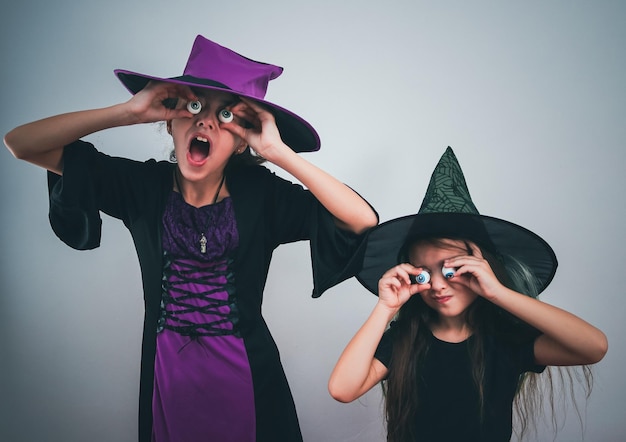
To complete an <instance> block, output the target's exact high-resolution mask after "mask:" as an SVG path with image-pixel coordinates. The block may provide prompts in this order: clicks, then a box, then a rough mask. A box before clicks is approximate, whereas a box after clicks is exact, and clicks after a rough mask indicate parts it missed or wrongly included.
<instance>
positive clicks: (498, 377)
mask: <svg viewBox="0 0 626 442" xmlns="http://www.w3.org/2000/svg"><path fill="white" fill-rule="evenodd" d="M393 333H394V327H393V324H392V327H391V328H390V330H388V331H387V332H386V333H385V335H384V336H383V339H382V340H381V342H380V344H379V346H378V349H377V350H376V354H375V357H376V359H378V360H379V361H381V362H382V363H383V364H384V365H385V366H389V362H390V359H391V353H392V350H393V348H392V347H393V344H392V335H393ZM429 339H430V340H431V342H430V348H429V350H428V354H427V356H426V360H425V361H424V366H423V369H422V371H421V374H420V375H419V379H418V391H419V395H420V398H419V410H418V412H417V413H416V414H417V416H415V428H416V434H417V439H416V440H418V441H420V442H425V441H426V442H431V441H433V442H434V441H436V442H446V441H454V442H463V441H468V442H470V441H471V442H475V441H481V442H482V441H489V442H491V441H494V442H495V441H498V442H501V441H508V440H510V439H511V431H512V403H513V399H514V397H515V392H516V390H517V384H518V380H519V377H520V375H521V374H522V373H524V372H527V371H533V372H536V373H541V372H542V371H543V369H544V368H545V367H544V366H538V365H536V364H535V363H534V353H533V345H534V340H529V341H527V342H525V343H523V344H511V343H506V342H503V341H502V340H501V339H498V338H497V337H495V336H489V337H487V339H486V342H485V362H486V365H485V396H484V397H485V399H484V400H485V407H484V412H485V415H484V421H483V424H482V425H481V423H480V408H479V399H478V390H477V388H476V384H475V382H474V380H473V376H472V372H471V364H470V356H469V351H468V344H469V343H471V342H472V339H474V338H473V337H470V338H469V339H468V340H466V341H463V342H460V343H450V342H444V341H441V340H439V339H437V338H435V337H434V336H432V334H431V335H429Z"/></svg>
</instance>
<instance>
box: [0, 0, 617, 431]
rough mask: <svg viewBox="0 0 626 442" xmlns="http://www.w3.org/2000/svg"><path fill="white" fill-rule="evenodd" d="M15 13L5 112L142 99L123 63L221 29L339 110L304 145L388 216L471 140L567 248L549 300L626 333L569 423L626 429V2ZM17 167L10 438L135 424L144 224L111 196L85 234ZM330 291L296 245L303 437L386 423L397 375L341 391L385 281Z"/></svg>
mask: <svg viewBox="0 0 626 442" xmlns="http://www.w3.org/2000/svg"><path fill="white" fill-rule="evenodd" d="M0 20H1V21H2V26H0V51H1V55H2V67H1V68H0V80H1V81H0V88H1V89H0V92H1V93H0V97H1V98H2V100H1V101H2V107H1V110H0V115H1V118H0V132H1V133H2V134H4V133H6V132H7V131H9V130H10V129H11V128H13V127H15V126H17V125H19V124H22V123H25V122H27V121H31V120H34V119H38V118H42V117H45V116H49V115H52V114H56V113H61V112H66V111H72V110H78V109H84V108H90V107H100V106H107V105H110V104H114V103H117V102H120V101H122V100H126V99H127V98H128V95H127V92H126V90H125V89H124V88H123V87H122V85H121V84H120V83H119V82H118V81H117V79H116V78H115V77H114V76H113V69H115V68H124V69H130V70H135V71H139V72H144V73H147V74H154V75H162V76H175V75H179V74H181V73H182V69H183V67H184V64H185V62H186V59H187V56H188V54H189V50H190V48H191V43H192V41H193V38H194V37H195V35H196V34H203V35H205V36H207V37H208V38H211V39H213V40H215V41H218V42H220V43H221V44H223V45H225V46H228V47H231V48H233V49H234V50H236V51H238V52H240V53H243V54H245V55H247V56H249V57H251V58H255V59H258V60H263V61H267V62H272V63H275V64H279V65H282V66H284V67H285V73H284V74H283V76H282V77H280V78H279V79H277V80H276V81H274V82H273V84H271V85H270V88H269V93H268V96H267V98H268V99H270V100H271V101H274V102H276V103H280V104H281V105H282V106H284V107H287V108H289V109H291V110H293V111H295V112H297V113H299V114H301V115H302V116H303V117H305V118H307V119H308V120H309V121H310V122H311V123H312V124H313V125H314V126H315V127H316V128H317V129H318V130H319V133H320V135H321V137H322V150H321V151H320V152H318V153H314V154H305V155H306V157H307V159H309V160H310V161H312V162H313V163H315V164H316V165H318V166H320V167H322V168H323V169H326V170H328V171H329V172H331V173H332V174H334V175H335V176H337V177H338V178H339V179H341V180H342V181H344V182H346V183H348V184H349V185H351V186H352V187H354V188H355V189H357V190H358V191H359V192H360V193H361V194H362V195H363V196H364V197H365V198H367V199H368V200H369V201H370V202H371V203H372V204H373V205H374V206H375V207H376V208H377V209H378V211H379V213H380V215H381V220H382V221H386V220H388V219H391V218H395V217H398V216H402V215H407V214H411V213H415V212H416V211H417V209H418V207H419V205H420V203H421V200H422V196H423V193H424V191H425V189H426V185H427V183H428V179H429V176H430V173H431V172H432V170H433V168H434V166H435V164H436V162H437V160H438V159H439V157H440V155H441V154H442V153H443V151H444V149H445V147H446V146H448V145H450V146H452V147H453V148H454V150H455V152H456V154H457V156H458V158H459V161H460V163H461V166H462V167H463V169H464V172H465V175H466V179H467V181H468V185H469V188H470V191H471V193H472V195H473V198H474V202H475V203H476V205H477V207H478V208H479V210H480V211H481V212H482V213H484V214H488V215H492V216H498V217H501V218H505V219H508V220H511V221H514V222H516V223H519V224H521V225H523V226H526V227H528V228H530V229H532V230H534V231H536V232H537V233H539V234H540V235H542V236H543V237H544V238H545V239H546V240H548V241H549V242H550V243H551V244H552V246H553V247H554V249H555V250H556V252H557V255H558V256H559V260H560V267H559V271H558V272H557V275H556V278H555V280H554V282H553V284H552V285H551V286H550V288H549V289H548V291H547V292H546V293H545V294H544V296H543V299H544V300H546V301H548V302H551V303H554V304H556V305H558V306H561V307H563V308H565V309H567V310H570V311H572V312H574V313H575V314H578V315H580V316H582V317H583V318H585V319H587V320H588V321H590V322H591V323H593V324H596V325H597V326H599V327H600V328H601V329H603V330H604V331H605V332H606V334H607V335H608V337H609V341H610V350H609V352H608V354H607V356H606V358H605V359H604V360H603V361H602V362H601V363H599V364H598V365H597V366H596V370H595V374H596V385H595V390H594V392H593V395H592V397H591V398H590V400H589V402H588V404H587V407H586V409H585V410H584V415H585V429H584V432H582V431H581V428H580V425H579V422H578V421H577V419H576V416H575V415H574V414H573V413H571V412H570V413H569V414H568V417H567V420H566V422H565V424H564V426H563V428H562V429H561V431H560V432H559V434H558V436H557V440H560V441H577V440H587V441H594V442H597V441H621V440H625V439H626V420H625V419H624V411H623V398H624V395H625V393H626V386H625V381H624V377H623V370H624V368H623V367H624V366H625V364H626V348H625V347H624V344H623V342H622V336H623V334H624V332H625V331H626V326H625V325H624V319H623V318H624V309H625V307H626V300H625V299H626V297H625V295H624V288H623V275H624V270H623V260H624V250H625V239H626V236H625V233H624V228H623V218H624V215H625V213H624V209H625V204H624V200H625V199H624V190H626V187H625V184H626V180H625V178H624V175H625V172H626V167H625V164H626V163H625V160H626V149H625V146H624V139H625V138H626V124H625V123H626V121H625V118H624V116H625V115H626V88H625V86H624V79H625V78H626V51H625V49H624V45H625V43H626V2H624V1H608V0H607V1H605V0H599V1H596V2H583V1H556V0H555V1H549V2H544V1H526V2H512V1H508V2H493V1H492V2H488V1H474V2H467V1H437V2H436V1H430V2H426V1H417V0H406V1H401V0H386V1H373V0H351V1H343V2H339V1H336V0H315V1H299V0H289V1H287V0H284V1H280V0H266V1H263V2H258V1H254V2H253V1H249V2H245V1H238V0H231V1H223V2H217V1H195V0H194V1H184V0H181V1H176V2H167V1H163V0H153V1H139V0H134V1H133V0H125V1H120V0H107V1H99V2H95V1H88V0H84V1H70V0H57V1H54V2H40V1H34V0H20V1H19V2H11V4H10V6H9V5H8V3H7V4H5V6H2V18H1V19H0ZM89 140H90V141H92V142H95V143H96V144H97V145H98V147H99V148H100V149H102V150H103V151H105V152H107V153H110V154H115V155H126V156H129V157H131V158H136V159H147V158H150V157H155V158H159V159H162V158H165V153H166V151H167V147H168V144H169V143H168V140H167V138H166V137H165V136H164V135H163V134H162V133H161V132H160V130H159V128H158V126H155V125H147V126H142V127H131V128H119V129H114V130H109V131H105V132H101V133H97V134H94V135H93V136H91V137H89ZM0 172H1V173H0V180H1V181H0V184H1V185H0V201H1V203H2V204H1V209H0V246H1V250H2V254H1V255H0V259H1V261H0V262H1V265H0V278H1V280H0V355H1V356H0V371H1V373H0V398H1V399H0V407H1V409H0V439H1V440H3V441H12V442H13V441H15V442H17V441H64V442H70V441H94V442H96V441H103V442H104V441H121V442H123V441H133V440H134V439H135V436H136V407H137V392H138V375H139V353H140V339H141V323H142V315H143V312H142V308H143V307H142V300H141V290H140V280H139V267H138V263H137V259H136V257H135V254H134V250H133V247H132V244H131V241H130V235H129V234H128V232H127V231H126V230H125V229H124V227H123V226H122V225H121V223H119V222H117V221H115V220H112V219H110V218H105V219H104V226H103V244H102V247H100V248H99V249H98V250H95V251H91V252H78V251H74V250H71V249H69V248H67V247H66V246H65V245H64V244H62V243H61V242H60V241H59V240H58V239H57V238H56V237H55V236H54V234H53V233H52V231H51V229H50V228H49V226H48V223H47V195H46V181H45V173H44V172H43V171H42V170H39V169H38V168H36V167H34V166H32V165H29V164H26V163H22V162H20V161H17V160H15V159H14V158H13V157H11V155H10V154H9V152H8V151H7V150H4V149H2V150H0ZM310 291H311V275H310V270H309V264H308V247H307V245H306V244H296V245H289V246H284V247H282V248H280V249H279V250H278V251H277V253H276V255H275V258H274V261H273V265H272V268H271V273H270V277H269V283H268V287H267V294H268V296H267V298H266V302H265V304H264V314H265V316H266V318H267V320H268V323H269V325H270V328H271V329H272V331H273V334H274V336H275V338H276V340H277V342H278V344H279V348H280V349H281V353H282V358H283V362H284V365H285V369H286V371H287V375H288V378H289V379H290V383H291V386H292V389H293V393H294V396H295V401H296V404H297V408H298V411H299V415H300V420H301V425H302V429H303V433H304V438H305V441H307V442H334V441H337V442H339V441H365V442H369V441H380V440H383V436H382V435H383V434H384V430H383V427H382V418H381V408H380V404H381V397H380V391H379V389H378V387H377V388H376V389H375V390H374V391H372V392H371V393H369V394H368V395H367V396H365V397H364V398H363V399H362V400H360V401H358V402H355V403H352V404H349V405H343V404H339V403H336V402H334V401H333V400H332V399H331V398H330V396H329V395H328V393H327V391H326V382H327V379H328V375H329V373H330V371H331V369H332V367H333V365H334V363H335V361H336V359H337V357H338V355H339V353H340V351H341V350H342V348H343V346H344V345H345V344H346V343H347V341H348V340H349V338H350V337H351V336H352V334H353V333H354V332H355V331H356V329H357V328H358V327H359V326H360V324H361V323H362V322H363V321H364V320H365V318H366V316H367V315H368V313H369V311H370V310H371V308H372V307H373V305H374V303H375V297H374V296H372V295H370V294H368V293H367V292H366V291H365V289H363V288H362V287H361V286H360V285H359V284H358V283H357V282H356V281H355V280H350V281H347V282H345V283H343V284H341V285H339V286H337V287H335V288H333V289H332V290H330V291H329V292H327V293H326V294H325V295H324V296H323V297H322V298H320V299H317V300H313V299H311V298H310V296H309V294H310ZM583 406H584V404H583ZM537 440H542V441H543V440H552V436H551V435H550V434H549V433H545V432H544V430H543V429H541V428H540V429H539V435H538V437H537Z"/></svg>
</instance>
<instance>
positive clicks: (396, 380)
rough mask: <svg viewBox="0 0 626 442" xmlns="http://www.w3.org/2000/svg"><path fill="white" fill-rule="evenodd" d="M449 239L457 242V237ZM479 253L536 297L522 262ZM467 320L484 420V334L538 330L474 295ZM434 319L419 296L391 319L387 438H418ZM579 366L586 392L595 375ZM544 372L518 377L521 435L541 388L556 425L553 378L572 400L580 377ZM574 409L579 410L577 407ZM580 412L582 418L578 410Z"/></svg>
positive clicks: (524, 335)
mask: <svg viewBox="0 0 626 442" xmlns="http://www.w3.org/2000/svg"><path fill="white" fill-rule="evenodd" d="M450 239H453V240H456V241H459V239H456V238H450ZM450 239H447V238H426V239H424V238H421V239H419V240H415V241H412V242H411V244H410V248H413V247H414V246H415V245H423V244H428V245H433V246H435V247H442V248H451V247H456V246H455V245H453V244H451V243H450ZM460 241H461V243H464V245H465V252H467V253H468V254H470V255H471V254H472V251H471V248H470V245H469V243H468V242H467V241H464V240H462V239H461V240H460ZM481 253H482V254H483V257H484V258H485V259H486V260H487V262H488V263H489V265H490V266H491V268H492V270H493V272H494V274H495V275H496V277H497V278H498V280H499V281H500V282H501V283H502V284H503V285H505V286H507V287H509V288H511V289H513V290H516V291H518V292H520V293H524V294H527V295H529V296H532V297H536V296H537V287H538V283H537V281H536V278H534V276H533V275H532V272H530V270H529V269H528V268H527V267H526V266H524V265H523V264H522V263H520V262H519V261H517V260H515V259H513V258H510V257H503V256H498V255H496V254H493V253H490V252H489V251H488V250H486V249H484V248H481ZM465 319H466V322H467V324H468V326H469V328H470V330H471V331H472V336H473V339H472V340H470V341H468V350H469V354H470V361H471V363H472V377H473V379H474V383H475V385H476V388H477V391H478V400H479V404H478V405H479V410H480V416H481V420H482V417H483V415H484V412H485V409H484V406H485V404H484V390H485V355H484V348H485V340H486V339H487V337H488V336H490V335H492V334H494V333H498V335H499V336H500V337H502V338H503V339H508V340H510V341H512V342H514V341H517V340H527V339H530V338H534V337H536V336H538V335H539V332H538V331H537V330H535V329H534V328H532V327H530V326H529V325H528V324H526V323H524V322H522V321H520V320H519V319H517V318H516V317H514V316H513V315H511V314H510V313H508V312H506V311H504V310H502V309H500V308H499V307H497V306H495V305H494V304H492V303H490V302H489V301H486V300H485V299H484V298H482V297H478V298H476V300H475V301H474V302H473V303H472V304H471V305H470V306H469V307H468V309H467V310H466V312H465ZM436 320H437V313H436V312H435V311H434V310H432V309H431V308H430V307H428V306H427V305H426V303H425V302H424V301H423V300H422V297H421V296H418V295H416V296H413V297H411V299H410V300H409V301H407V302H406V303H405V304H404V305H403V306H402V308H401V309H400V311H399V312H398V315H397V317H396V319H395V325H394V329H395V330H394V333H393V338H392V339H393V352H392V355H391V360H390V362H389V367H388V368H389V372H388V375H387V378H386V379H385V380H383V381H382V383H381V384H382V387H383V394H384V397H385V415H386V421H387V441H388V442H406V441H415V440H416V435H415V427H414V422H415V416H416V414H417V411H418V408H419V398H420V392H419V388H418V374H419V373H420V371H421V367H422V364H423V361H424V359H425V357H426V355H427V353H428V350H429V347H428V342H429V335H430V334H431V331H430V330H431V327H432V326H433V324H434V323H435V321H436ZM582 370H583V373H582V377H583V378H584V381H585V382H583V387H584V388H585V394H586V395H587V396H588V395H589V393H590V391H591V387H592V384H593V377H592V374H591V371H590V367H588V366H583V367H582ZM544 374H545V375H544V376H539V375H538V374H537V373H526V374H525V375H523V376H521V377H520V380H519V383H518V394H517V395H516V397H515V401H514V406H513V408H514V411H515V415H516V428H515V432H516V433H517V435H518V436H519V437H520V438H521V437H522V436H523V435H524V434H525V433H526V431H527V430H528V429H529V428H530V427H533V428H535V427H536V417H537V415H538V414H539V413H540V411H541V410H543V409H544V401H543V393H544V391H546V392H547V394H548V401H547V402H548V404H549V406H550V411H551V412H552V416H553V418H552V423H553V426H554V428H555V429H556V428H557V427H558V423H557V421H556V419H555V417H554V416H555V413H554V411H555V407H554V399H553V398H554V390H555V389H554V386H553V380H554V379H559V380H560V386H561V387H564V386H568V387H569V392H570V394H571V396H572V398H573V397H574V389H573V386H574V380H575V379H577V380H580V379H579V378H580V377H581V376H576V374H575V373H574V372H573V370H569V369H559V368H556V369H554V370H553V369H552V368H551V367H547V368H546V371H545V372H544ZM574 404H575V401H574ZM576 410H577V412H578V408H577V407H576ZM578 415H579V418H580V416H581V415H580V413H578Z"/></svg>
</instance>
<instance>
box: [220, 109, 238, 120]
mask: <svg viewBox="0 0 626 442" xmlns="http://www.w3.org/2000/svg"><path fill="white" fill-rule="evenodd" d="M217 118H219V120H220V121H221V122H222V123H230V122H231V121H233V118H235V116H234V115H233V113H232V112H231V111H229V110H228V109H222V110H221V111H220V112H219V114H218V115H217Z"/></svg>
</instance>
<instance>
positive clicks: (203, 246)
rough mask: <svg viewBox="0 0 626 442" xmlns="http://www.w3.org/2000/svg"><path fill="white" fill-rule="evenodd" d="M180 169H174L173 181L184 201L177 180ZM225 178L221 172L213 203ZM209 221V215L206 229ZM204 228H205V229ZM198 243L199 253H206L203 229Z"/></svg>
mask: <svg viewBox="0 0 626 442" xmlns="http://www.w3.org/2000/svg"><path fill="white" fill-rule="evenodd" d="M179 173H180V170H179V169H178V168H177V169H176V170H175V171H174V181H175V182H176V187H178V192H179V193H180V196H181V197H182V199H183V201H185V195H183V189H182V187H180V183H179V182H178V174H179ZM225 179H226V175H224V174H222V179H221V180H220V184H219V186H217V191H216V192H215V196H214V197H213V204H215V203H217V198H218V197H219V196H220V191H221V190H222V186H223V185H224V180H225ZM210 223H211V217H210V216H209V222H208V223H207V227H206V228H207V229H208V228H209V224H210ZM205 230H206V229H205ZM198 242H199V244H200V253H206V245H207V239H206V236H205V234H204V232H203V231H201V232H200V240H199V241H198Z"/></svg>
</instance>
